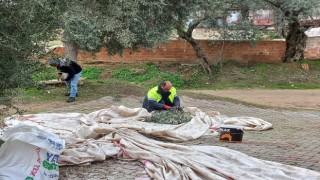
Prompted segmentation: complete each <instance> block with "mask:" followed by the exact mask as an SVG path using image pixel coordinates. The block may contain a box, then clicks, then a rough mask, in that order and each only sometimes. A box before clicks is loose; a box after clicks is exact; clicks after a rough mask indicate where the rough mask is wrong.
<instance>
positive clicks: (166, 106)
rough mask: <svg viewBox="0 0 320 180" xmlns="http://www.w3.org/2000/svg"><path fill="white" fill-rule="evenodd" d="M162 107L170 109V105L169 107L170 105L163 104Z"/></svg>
mask: <svg viewBox="0 0 320 180" xmlns="http://www.w3.org/2000/svg"><path fill="white" fill-rule="evenodd" d="M163 108H165V109H171V108H172V107H171V106H168V105H163Z"/></svg>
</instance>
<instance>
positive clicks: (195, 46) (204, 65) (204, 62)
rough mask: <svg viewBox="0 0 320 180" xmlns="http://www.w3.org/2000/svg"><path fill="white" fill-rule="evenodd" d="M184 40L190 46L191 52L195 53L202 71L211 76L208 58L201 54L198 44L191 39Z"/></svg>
mask: <svg viewBox="0 0 320 180" xmlns="http://www.w3.org/2000/svg"><path fill="white" fill-rule="evenodd" d="M185 40H186V41H188V42H189V43H190V44H191V46H192V48H193V50H194V51H195V52H196V55H197V57H198V58H199V59H200V62H201V65H202V68H203V69H204V71H205V72H207V73H208V74H210V75H212V70H211V68H210V65H209V62H208V58H207V56H206V55H205V54H204V53H203V51H202V49H201V48H200V46H199V43H198V42H196V41H195V40H194V39H193V38H192V37H190V38H187V39H185Z"/></svg>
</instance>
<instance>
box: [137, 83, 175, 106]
mask: <svg viewBox="0 0 320 180" xmlns="http://www.w3.org/2000/svg"><path fill="white" fill-rule="evenodd" d="M142 107H143V108H145V109H147V110H148V112H151V111H154V110H168V109H171V108H176V109H181V108H180V98H179V97H178V95H177V90H176V88H174V87H173V86H172V84H171V82H170V81H163V82H162V83H160V84H159V85H158V86H156V87H154V88H152V89H150V90H149V91H148V94H147V96H146V97H145V99H144V101H143V105H142Z"/></svg>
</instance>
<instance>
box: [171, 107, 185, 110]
mask: <svg viewBox="0 0 320 180" xmlns="http://www.w3.org/2000/svg"><path fill="white" fill-rule="evenodd" d="M172 108H173V109H175V110H178V111H183V109H182V107H180V106H173V107H172Z"/></svg>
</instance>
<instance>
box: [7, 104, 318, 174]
mask: <svg viewBox="0 0 320 180" xmlns="http://www.w3.org/2000/svg"><path fill="white" fill-rule="evenodd" d="M185 111H187V112H189V113H190V114H192V115H193V118H192V120H191V121H190V122H188V123H185V124H180V125H165V124H155V123H148V122H144V120H146V119H147V118H150V117H151V116H152V114H150V113H148V112H147V111H146V110H145V109H143V108H133V109H131V108H127V107H125V106H112V107H110V108H108V109H102V110H99V111H95V112H92V113H89V114H81V113H41V114H32V115H24V116H12V117H9V118H6V119H5V123H6V124H7V126H8V128H10V127H13V126H16V125H18V124H28V125H33V126H37V127H39V128H41V129H44V130H46V131H48V132H52V133H55V134H58V135H59V136H60V137H61V138H63V139H65V141H66V148H65V150H64V151H63V153H62V154H61V161H60V162H59V165H71V164H88V163H90V162H93V161H103V160H105V159H106V158H107V157H115V156H117V157H119V158H131V159H136V160H141V161H144V162H145V163H144V164H145V169H146V171H147V172H148V174H149V175H150V176H151V177H154V178H156V179H188V178H190V179H203V178H204V177H207V178H209V177H215V178H217V179H219V178H220V179H226V178H228V177H233V178H236V179H241V178H242V179H248V178H251V179H252V178H253V177H254V178H255V179H258V178H259V177H261V179H275V178H274V177H279V178H278V179H295V178H296V179H317V178H319V177H320V175H319V173H317V172H314V171H310V170H306V169H303V168H298V167H293V166H286V165H282V164H278V163H271V162H267V161H262V160H259V159H255V158H252V157H249V156H246V155H245V154H242V153H239V152H237V151H233V150H229V149H226V148H221V147H216V146H192V147H187V146H179V145H176V144H173V143H164V142H160V141H155V140H151V139H149V138H146V137H144V136H142V135H140V134H138V133H137V132H139V133H141V134H148V135H149V136H150V135H151V136H156V137H161V138H165V139H168V140H172V141H187V140H192V139H196V138H199V137H201V136H203V135H212V134H214V133H216V131H212V130H210V129H216V128H218V127H220V126H221V125H225V124H228V125H242V126H245V130H267V129H270V128H272V124H270V123H268V122H266V121H264V120H262V119H259V118H254V117H232V118H229V117H225V116H221V115H220V114H219V113H218V112H217V113H215V114H214V115H211V116H209V115H207V114H206V113H204V112H202V111H201V110H199V109H198V108H185ZM230 157H232V158H230ZM191 162H192V163H191ZM270 168H271V169H270ZM275 169H279V170H278V171H275ZM195 177H197V178H195ZM239 177H241V178H239ZM300 177H303V178H300ZM204 179H206V178H204ZM209 179H210V178H209Z"/></svg>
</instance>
